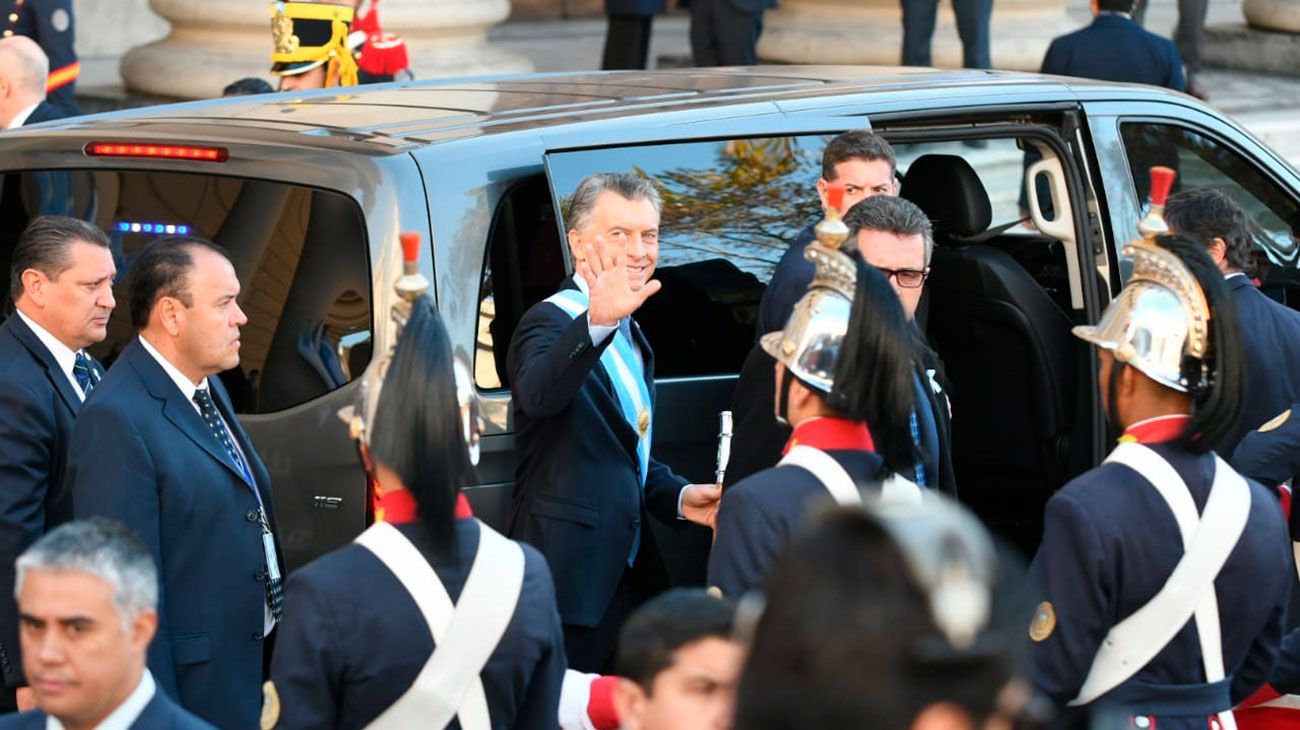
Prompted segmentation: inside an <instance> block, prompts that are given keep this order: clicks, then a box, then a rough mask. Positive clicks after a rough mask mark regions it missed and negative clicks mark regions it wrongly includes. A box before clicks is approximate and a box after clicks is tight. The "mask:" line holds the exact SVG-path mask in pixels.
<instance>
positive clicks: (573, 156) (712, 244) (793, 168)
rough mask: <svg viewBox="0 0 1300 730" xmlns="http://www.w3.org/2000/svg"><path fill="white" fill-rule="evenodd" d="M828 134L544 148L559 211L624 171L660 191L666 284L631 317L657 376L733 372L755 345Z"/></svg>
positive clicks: (811, 214)
mask: <svg viewBox="0 0 1300 730" xmlns="http://www.w3.org/2000/svg"><path fill="white" fill-rule="evenodd" d="M828 139H829V138H828V137H825V136H820V135H816V136H803V137H765V138H752V139H733V140H712V141H704V142H686V143H680V144H664V145H649V146H638V147H623V148H617V149H602V150H589V151H581V152H566V153H559V154H553V155H550V156H549V157H548V165H549V171H550V176H551V185H552V189H553V190H554V191H558V193H559V195H560V204H559V209H560V210H561V211H564V210H567V208H568V198H569V196H571V195H572V194H573V191H574V190H575V189H576V188H577V186H578V183H579V182H581V181H582V179H583V178H584V177H586V176H587V175H590V174H592V173H595V172H620V171H624V172H626V171H630V172H635V173H637V174H642V175H646V176H647V177H649V178H651V179H652V180H654V181H655V182H656V183H657V185H658V187H659V191H660V194H661V195H662V197H663V214H662V217H661V223H660V234H659V263H658V267H657V270H656V273H655V277H656V278H658V279H659V280H660V281H661V282H662V283H663V289H662V290H660V292H659V293H658V294H656V295H654V296H653V297H651V298H650V299H649V300H648V301H647V302H646V304H645V305H644V306H643V307H642V308H641V310H640V311H638V312H637V314H636V320H637V323H638V324H639V325H640V326H641V329H642V331H643V332H644V333H645V335H646V338H647V339H649V340H650V343H651V346H652V347H653V348H654V352H655V375H656V377H674V376H693V375H695V376H697V375H717V374H734V373H737V372H739V371H740V366H741V364H742V363H743V362H744V360H745V356H746V355H747V354H748V353H749V350H750V348H752V347H753V345H754V320H755V318H756V317H757V315H758V305H759V302H760V301H761V300H762V298H763V289H764V287H765V286H766V285H767V282H768V280H769V279H771V278H772V272H773V270H774V269H775V268H776V264H777V262H778V261H779V260H780V259H781V254H783V253H785V250H786V249H787V248H788V247H789V246H790V244H791V243H793V242H794V240H795V239H796V238H797V237H798V236H799V233H800V231H802V230H803V229H804V228H805V227H807V226H809V225H812V224H813V223H816V222H817V221H818V220H819V219H820V218H821V210H820V206H819V205H818V202H817V194H816V183H817V179H818V177H820V176H821V153H822V148H823V147H825V146H826V142H827V140H828Z"/></svg>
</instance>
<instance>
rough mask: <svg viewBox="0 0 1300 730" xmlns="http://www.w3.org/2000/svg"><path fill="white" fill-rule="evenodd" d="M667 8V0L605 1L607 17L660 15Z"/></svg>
mask: <svg viewBox="0 0 1300 730" xmlns="http://www.w3.org/2000/svg"><path fill="white" fill-rule="evenodd" d="M667 7H668V3H667V0H605V14H606V15H658V14H659V13H662V12H663V11H664V10H666V9H667Z"/></svg>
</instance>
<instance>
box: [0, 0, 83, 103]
mask: <svg viewBox="0 0 1300 730" xmlns="http://www.w3.org/2000/svg"><path fill="white" fill-rule="evenodd" d="M15 13H16V14H17V15H18V18H17V19H16V20H10V16H12V15H14V14H15ZM0 28H7V29H9V30H12V31H13V32H14V34H15V35H25V36H27V37H28V38H31V39H32V40H34V41H36V43H37V44H39V45H40V47H41V50H42V51H45V55H46V56H48V57H49V59H50V71H51V72H55V71H58V70H59V69H61V68H64V67H65V66H67V65H68V64H71V63H76V62H77V51H76V49H75V48H73V41H74V40H75V39H76V20H75V14H74V13H73V10H72V0H24V2H23V4H22V6H21V7H20V6H19V5H18V3H17V2H15V0H0ZM75 88H76V81H73V82H71V83H68V84H65V85H63V86H61V87H59V88H58V89H55V90H54V91H52V92H50V93H49V95H48V97H47V98H48V99H49V100H50V103H52V104H54V105H55V106H60V107H65V108H68V109H70V110H76V108H77V102H76V99H75V97H74V90H75ZM64 116H66V115H64ZM50 118H53V117H50Z"/></svg>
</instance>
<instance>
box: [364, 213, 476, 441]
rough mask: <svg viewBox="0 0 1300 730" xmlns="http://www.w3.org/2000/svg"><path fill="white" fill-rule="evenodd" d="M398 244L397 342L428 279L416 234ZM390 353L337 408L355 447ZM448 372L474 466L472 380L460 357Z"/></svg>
mask: <svg viewBox="0 0 1300 730" xmlns="http://www.w3.org/2000/svg"><path fill="white" fill-rule="evenodd" d="M401 242H402V258H403V263H402V266H403V268H402V276H401V277H399V278H398V280H397V283H396V284H395V285H394V288H395V289H396V290H397V295H398V300H397V302H396V303H394V304H393V307H392V313H391V316H392V318H393V321H394V323H395V324H396V326H397V337H396V338H395V339H394V342H396V341H397V340H400V339H401V336H402V331H403V327H404V326H405V324H406V322H407V319H408V318H409V316H410V312H411V307H412V305H413V304H414V303H415V301H416V300H417V299H419V298H420V297H423V296H427V293H428V291H429V280H428V279H427V278H425V276H424V275H423V274H421V273H420V270H419V266H418V261H419V256H420V235H419V234H418V233H403V234H401ZM392 356H393V352H392V350H391V349H390V350H389V351H388V352H386V353H384V354H383V355H380V356H378V357H376V358H375V359H374V360H372V361H371V362H370V365H368V366H367V367H366V370H365V372H363V373H362V374H361V377H360V378H358V380H359V381H360V382H359V383H358V385H357V397H356V401H355V402H354V403H353V404H351V405H347V406H344V407H343V408H341V409H339V418H340V419H342V420H343V422H344V423H346V424H347V425H348V434H349V435H350V436H351V437H352V439H353V440H354V441H356V442H357V443H359V444H362V445H365V446H369V445H370V436H371V429H372V426H373V424H374V423H375V415H376V412H377V411H378V407H379V394H380V392H381V391H382V390H383V384H384V376H385V375H387V374H388V366H389V364H390V363H391V362H392ZM452 371H453V373H454V376H455V379H456V402H457V405H458V406H459V407H460V427H461V434H462V435H463V436H464V437H465V444H466V446H467V447H468V448H469V460H470V463H472V464H478V456H479V434H480V431H481V424H480V419H479V411H478V400H477V398H476V397H475V395H474V381H473V378H472V377H471V375H470V370H469V365H468V364H466V362H465V360H464V358H462V357H459V356H457V357H455V358H454V359H453V361H452Z"/></svg>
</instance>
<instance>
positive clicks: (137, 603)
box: [0, 519, 212, 730]
mask: <svg viewBox="0 0 1300 730" xmlns="http://www.w3.org/2000/svg"><path fill="white" fill-rule="evenodd" d="M14 593H15V594H16V595H17V596H18V607H19V614H20V615H21V616H22V622H23V631H22V633H23V667H24V669H25V670H26V672H27V676H28V677H29V678H30V679H31V682H32V688H33V690H34V691H35V693H36V703H37V707H38V708H39V709H38V710H37V711H36V712H25V713H23V714H21V715H10V716H8V717H5V718H0V729H3V730H47V729H48V728H51V727H57V728H117V729H118V730H159V729H166V730H211V728H212V726H211V725H209V724H207V723H206V722H203V721H202V720H200V719H198V718H196V717H194V716H193V715H191V714H190V713H188V712H186V711H185V710H182V709H181V708H180V707H177V706H176V704H175V703H174V702H172V701H171V700H170V699H168V698H167V695H165V694H164V693H162V692H161V691H159V690H158V687H157V684H156V683H155V682H154V678H153V675H152V674H150V673H149V670H147V669H145V666H144V664H145V651H146V649H147V648H148V646H149V641H150V639H152V638H153V636H154V632H155V631H156V630H157V629H158V570H157V569H156V568H155V567H154V563H153V561H152V560H151V559H150V558H149V551H148V550H146V549H145V547H144V545H141V544H140V541H139V540H138V539H136V537H135V536H134V535H132V534H131V532H130V531H129V530H127V529H126V528H125V527H123V526H121V525H119V524H117V523H115V522H113V521H111V520H104V519H93V520H86V521H81V522H70V523H68V524H66V525H63V526H62V527H59V528H57V529H55V530H54V531H53V532H51V533H50V534H48V535H46V536H45V537H43V538H41V539H40V540H38V541H37V542H36V544H34V545H32V546H31V547H30V548H29V549H28V550H27V551H26V552H24V553H23V554H22V556H21V557H20V558H18V580H17V584H16V586H15V589H14Z"/></svg>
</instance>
